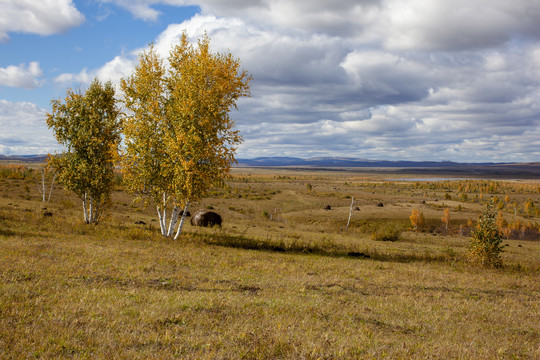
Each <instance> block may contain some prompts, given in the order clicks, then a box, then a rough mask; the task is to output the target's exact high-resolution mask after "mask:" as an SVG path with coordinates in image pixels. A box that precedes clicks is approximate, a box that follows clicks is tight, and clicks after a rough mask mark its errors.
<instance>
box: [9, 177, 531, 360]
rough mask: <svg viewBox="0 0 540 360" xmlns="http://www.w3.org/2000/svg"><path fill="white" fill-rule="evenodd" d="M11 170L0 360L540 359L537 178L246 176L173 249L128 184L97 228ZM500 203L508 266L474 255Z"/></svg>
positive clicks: (213, 201) (73, 206)
mask: <svg viewBox="0 0 540 360" xmlns="http://www.w3.org/2000/svg"><path fill="white" fill-rule="evenodd" d="M0 170H2V169H0ZM3 170H4V171H0V358H2V359H22V358H44V359H65V358H70V359H169V358H179V359H382V358H387V359H538V358H540V281H539V280H540V277H539V275H540V241H539V236H538V227H539V223H540V217H539V212H538V210H537V208H538V207H540V181H538V180H523V181H517V180H498V181H490V180H444V181H440V180H439V181H435V180H434V179H433V180H430V179H427V178H426V179H422V180H419V179H412V178H411V179H409V180H395V176H394V175H392V174H389V173H388V174H380V173H367V172H366V173H354V172H330V171H294V170H270V169H249V168H243V169H235V170H234V174H233V177H232V178H231V180H230V181H228V183H227V186H226V187H224V188H220V189H215V190H214V191H213V192H212V194H211V196H210V197H208V198H206V199H204V200H203V201H201V202H200V203H198V204H196V205H195V206H194V207H193V210H196V209H199V208H211V209H213V210H214V211H216V212H218V213H220V214H221V215H222V217H223V219H224V223H223V226H222V227H221V228H208V229H207V228H195V227H192V226H191V225H189V224H188V225H186V227H185V233H184V234H183V235H182V237H181V239H180V240H177V241H173V240H165V239H163V238H162V237H161V236H160V235H159V234H158V226H159V225H158V223H157V221H156V218H157V215H156V214H155V211H154V210H153V208H152V207H150V208H145V207H144V206H143V205H142V204H134V203H132V201H131V196H129V195H128V194H126V193H125V192H124V191H123V188H122V185H121V184H119V185H118V186H117V188H116V189H115V191H114V192H113V194H112V198H111V207H110V209H109V210H108V211H107V213H106V215H105V217H104V218H103V220H102V221H101V223H100V224H99V225H97V226H93V225H85V224H84V223H83V220H82V206H81V204H80V203H79V201H78V199H77V198H76V197H74V196H73V195H71V194H69V193H67V192H66V191H64V190H62V188H61V185H60V184H57V185H56V188H55V190H54V192H53V194H52V198H51V201H50V202H48V203H47V202H45V203H44V202H42V201H41V196H40V194H39V192H38V183H39V178H38V177H37V173H32V172H30V171H27V172H26V173H25V171H24V170H22V169H19V170H17V171H15V170H14V169H12V170H9V169H6V168H5V167H4V169H3ZM16 174H19V175H20V176H19V175H16ZM24 174H26V175H24ZM399 177H403V175H399ZM433 177H437V175H436V174H435V175H433ZM353 197H354V204H353V211H352V215H351V220H350V224H349V227H348V228H347V220H348V217H349V210H350V206H351V200H352V198H353ZM493 197H496V198H497V204H498V205H497V206H498V207H499V209H500V210H501V213H502V214H503V216H504V219H505V221H506V225H505V226H506V228H507V229H509V230H508V232H507V236H508V238H509V239H508V240H506V241H505V243H506V244H508V246H507V247H506V249H505V252H504V253H503V261H504V267H503V268H499V269H494V268H482V267H479V266H478V265H472V264H470V263H469V262H468V261H467V259H466V256H465V254H466V250H467V245H468V243H469V237H468V235H469V233H470V231H471V229H472V228H473V227H474V225H475V223H476V220H477V218H478V215H479V214H480V213H481V208H482V204H483V203H484V202H485V201H486V200H488V199H490V198H493ZM379 203H380V204H379ZM514 203H515V205H514ZM381 204H382V205H383V206H379V205H381ZM531 204H532V205H531ZM327 205H330V209H329V210H326V209H325V207H326V206H327ZM413 209H416V210H418V211H421V212H422V213H423V215H424V217H425V224H424V225H423V226H422V227H421V228H420V229H419V230H420V231H417V232H415V231H412V228H411V223H410V220H409V216H410V215H411V212H412V210H413ZM445 209H449V210H450V222H449V226H448V229H446V226H445V224H443V223H442V221H441V217H442V216H443V211H444V210H445ZM141 221H142V222H144V224H135V222H141ZM388 231H389V232H391V233H392V234H394V235H395V234H397V235H399V239H397V241H376V240H374V238H373V234H378V233H381V232H382V233H384V232H388ZM394 240H395V239H394Z"/></svg>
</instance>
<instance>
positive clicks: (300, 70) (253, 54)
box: [57, 0, 540, 161]
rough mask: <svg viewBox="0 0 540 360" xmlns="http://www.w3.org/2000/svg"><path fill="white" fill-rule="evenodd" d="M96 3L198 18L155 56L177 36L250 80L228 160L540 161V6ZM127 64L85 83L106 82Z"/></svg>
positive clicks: (468, 1)
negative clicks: (204, 44) (239, 136)
mask: <svg viewBox="0 0 540 360" xmlns="http://www.w3.org/2000/svg"><path fill="white" fill-rule="evenodd" d="M103 1H105V2H109V3H116V4H117V5H119V6H122V7H124V8H126V9H127V10H129V11H131V12H132V13H133V15H134V16H135V17H138V18H141V19H146V20H155V19H156V18H157V17H158V16H159V11H158V10H157V9H158V8H157V7H156V6H157V5H160V4H167V5H178V6H184V5H198V6H200V8H201V13H200V14H198V15H196V16H194V17H193V18H191V19H189V20H186V21H184V22H182V23H181V24H171V25H169V26H168V27H167V29H165V30H164V31H163V32H162V33H161V34H160V36H159V37H158V38H157V39H155V42H154V43H155V46H156V49H157V51H158V53H160V54H161V55H162V56H163V57H166V56H167V55H168V52H169V50H170V47H171V46H172V45H173V44H174V43H176V42H177V40H178V37H179V36H180V34H181V33H182V31H183V30H186V31H187V32H188V35H189V36H190V37H191V38H192V39H196V38H197V37H200V36H201V35H202V34H204V33H205V32H207V33H208V34H209V35H210V37H211V38H212V45H213V47H214V50H218V51H230V52H232V53H233V54H234V55H235V56H237V57H239V58H240V59H241V61H242V65H243V66H244V67H245V68H246V69H247V70H248V71H249V72H250V73H252V74H253V77H254V80H253V82H252V97H251V98H249V99H241V101H240V103H239V108H240V110H239V111H238V112H235V114H233V116H234V117H235V118H236V119H237V125H238V127H239V129H240V130H241V131H242V133H243V135H244V139H245V142H244V144H243V145H242V146H241V147H240V148H239V156H248V157H253V156H256V155H261V156H263V155H264V156H266V155H287V156H303V157H307V156H322V155H335V156H343V155H350V156H358V157H364V158H387V159H413V160H414V159H416V160H420V159H431V160H458V161H487V160H493V161H503V160H505V159H506V160H508V161H526V160H530V161H532V160H535V159H538V158H540V144H539V141H540V140H539V139H538V136H537V134H538V133H540V106H538V104H539V103H540V91H538V89H539V88H540V43H539V42H540V22H538V21H537V19H538V18H539V17H540V2H537V1H530V0H515V1H513V2H508V1H505V0H491V1H487V0H456V1H453V2H444V1H443V2H441V1H432V0H409V1H401V0H363V1H358V0H337V1H332V2H328V1H324V0H314V1H309V2H306V1H292V0H257V1H248V0H236V1H228V2H223V1H218V0H138V1H129V2H128V1H124V0H103ZM138 51H140V49H135V50H133V51H132V52H130V53H126V54H120V55H119V56H117V57H116V58H114V59H112V60H111V61H110V62H109V63H107V64H106V65H104V66H103V67H102V68H100V69H96V70H93V71H91V72H90V73H91V75H92V76H94V74H95V75H98V76H99V77H100V78H101V79H102V80H107V79H111V80H113V81H117V80H118V79H119V78H121V77H123V76H126V75H129V73H130V71H131V69H132V68H133V66H134V63H135V62H136V54H137V52H138ZM74 76H75V77H76V75H74ZM79 77H80V78H81V79H82V78H84V76H83V74H82V73H81V74H79ZM57 79H58V81H59V80H60V78H57ZM65 79H66V80H68V77H67V76H65Z"/></svg>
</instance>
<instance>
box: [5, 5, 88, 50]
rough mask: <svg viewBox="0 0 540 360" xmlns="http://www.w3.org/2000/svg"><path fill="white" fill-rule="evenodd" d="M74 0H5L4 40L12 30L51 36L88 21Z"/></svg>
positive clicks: (7, 38) (6, 39)
mask: <svg viewBox="0 0 540 360" xmlns="http://www.w3.org/2000/svg"><path fill="white" fill-rule="evenodd" d="M84 20H85V18H84V15H82V14H81V13H80V12H79V11H78V10H77V8H76V7H75V5H74V4H73V2H72V0H39V1H35V0H3V1H2V2H0V41H2V42H5V41H8V40H9V36H8V33H10V32H19V33H32V34H38V35H51V34H57V33H61V32H63V31H65V30H67V29H69V28H72V27H76V26H79V25H80V24H82V23H83V22H84Z"/></svg>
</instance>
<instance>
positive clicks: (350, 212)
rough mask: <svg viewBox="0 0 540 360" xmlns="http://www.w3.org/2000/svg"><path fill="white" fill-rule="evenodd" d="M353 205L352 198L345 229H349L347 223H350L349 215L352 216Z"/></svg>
mask: <svg viewBox="0 0 540 360" xmlns="http://www.w3.org/2000/svg"><path fill="white" fill-rule="evenodd" d="M353 205H354V197H353V198H352V200H351V207H350V208H349V220H347V227H346V228H345V229H347V230H348V229H349V223H350V222H351V215H352V207H353Z"/></svg>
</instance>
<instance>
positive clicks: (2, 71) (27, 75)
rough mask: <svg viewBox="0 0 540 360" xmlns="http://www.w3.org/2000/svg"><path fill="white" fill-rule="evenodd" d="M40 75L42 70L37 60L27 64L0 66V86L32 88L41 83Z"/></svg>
mask: <svg viewBox="0 0 540 360" xmlns="http://www.w3.org/2000/svg"><path fill="white" fill-rule="evenodd" d="M42 76H43V71H42V70H41V68H40V67H39V63H38V62H37V61H33V62H31V63H29V64H28V65H25V64H20V65H18V66H15V65H10V66H7V67H5V68H0V86H9V87H17V88H24V89H33V88H37V87H40V86H41V85H43V82H44V81H43V80H41V79H40V78H41V77H42Z"/></svg>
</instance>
